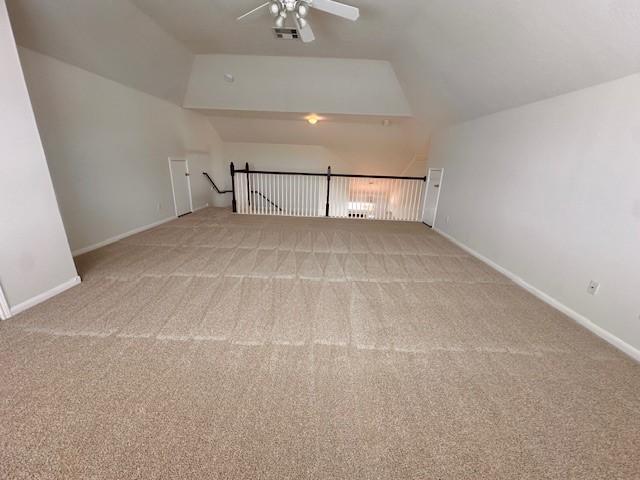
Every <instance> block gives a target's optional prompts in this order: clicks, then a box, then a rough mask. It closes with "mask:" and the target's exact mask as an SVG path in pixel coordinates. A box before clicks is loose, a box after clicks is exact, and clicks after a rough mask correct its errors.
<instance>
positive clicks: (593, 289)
mask: <svg viewBox="0 0 640 480" xmlns="http://www.w3.org/2000/svg"><path fill="white" fill-rule="evenodd" d="M598 290H600V284H599V283H598V282H594V281H593V280H591V281H590V282H589V286H588V287H587V293H588V294H589V295H595V294H596V293H598Z"/></svg>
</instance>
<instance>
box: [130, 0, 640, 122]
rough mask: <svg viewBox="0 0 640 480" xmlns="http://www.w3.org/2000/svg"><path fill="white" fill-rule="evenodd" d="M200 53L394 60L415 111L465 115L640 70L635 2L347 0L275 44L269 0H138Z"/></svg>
mask: <svg viewBox="0 0 640 480" xmlns="http://www.w3.org/2000/svg"><path fill="white" fill-rule="evenodd" d="M132 1H133V3H135V4H136V5H137V6H138V7H139V8H140V9H142V10H143V11H144V12H146V13H147V14H148V15H149V16H151V17H152V18H153V19H154V20H155V21H156V22H158V23H159V24H160V25H161V26H162V27H163V28H164V29H166V30H167V31H168V32H170V33H171V34H172V35H174V36H175V37H176V38H177V39H178V40H179V41H181V42H182V43H183V44H185V45H186V46H187V47H188V48H190V49H191V50H192V51H194V52H196V53H235V54H251V55H300V56H329V57H343V58H365V59H382V60H390V61H391V62H392V63H393V65H394V67H395V68H396V71H397V73H398V76H399V79H400V81H401V83H402V84H403V85H404V88H405V94H406V95H407V97H408V98H409V100H410V102H411V103H412V105H411V107H412V108H413V109H414V111H415V112H417V113H418V114H419V115H420V116H421V117H422V118H423V120H427V121H429V123H431V124H436V125H440V124H443V123H449V122H456V121H461V120H466V119H469V118H473V117H477V116H479V115H484V114H487V113H492V112H495V111H498V110H502V109H506V108H510V107H514V106H518V105H522V104H525V103H530V102H534V101H537V100H541V99H544V98H548V97H551V96H554V95H558V94H561V93H565V92H568V91H572V90H577V89H580V88H584V87H587V86H591V85H594V84H597V83H602V82H605V81H608V80H613V79H616V78H620V77H622V76H625V75H629V74H632V73H635V72H638V71H640V33H639V32H640V2H638V0H529V1H523V0H482V1H479V0H478V1H470V0H347V3H351V4H353V5H355V6H357V7H359V8H360V10H361V17H360V20H358V22H357V23H356V24H353V23H351V22H349V21H346V20H342V19H340V18H336V17H332V16H330V15H327V14H325V13H322V12H318V11H315V12H313V14H312V17H311V18H310V22H311V24H312V26H313V28H314V30H315V32H316V38H317V40H316V42H314V43H312V44H302V43H301V42H295V41H283V40H276V39H274V38H273V35H272V33H271V31H270V28H269V27H270V26H271V19H270V17H269V16H268V13H266V12H264V13H263V14H262V15H257V16H254V17H251V18H250V19H248V20H246V21H243V22H235V21H234V18H235V17H236V16H238V15H239V14H241V13H243V12H245V11H247V10H249V9H251V8H252V7H255V6H256V5H259V4H260V3H261V2H262V0H226V1H222V0H181V1H179V2H177V1H175V0H132Z"/></svg>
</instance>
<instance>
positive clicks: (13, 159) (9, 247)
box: [0, 0, 77, 308]
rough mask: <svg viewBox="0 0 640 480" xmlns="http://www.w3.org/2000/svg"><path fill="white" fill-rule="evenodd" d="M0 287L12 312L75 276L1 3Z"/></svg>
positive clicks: (69, 282) (73, 278)
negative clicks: (13, 309)
mask: <svg viewBox="0 0 640 480" xmlns="http://www.w3.org/2000/svg"><path fill="white" fill-rule="evenodd" d="M0 71H2V81H0V105H2V108H0V132H1V133H0V135H1V137H0V284H2V289H3V290H4V292H5V294H6V297H7V300H8V303H9V306H10V307H12V308H15V307H16V306H20V304H23V302H27V301H29V300H32V299H34V298H35V297H38V296H39V295H42V294H44V293H45V292H48V291H50V290H52V289H55V288H57V287H60V286H61V285H70V284H72V283H73V282H74V281H75V280H76V278H77V273H76V269H75V266H74V264H73V259H72V258H71V253H70V251H69V244H68V242H67V238H66V236H65V232H64V228H63V226H62V220H61V218H60V212H59V211H58V205H57V203H56V197H55V195H54V191H53V187H52V185H51V178H50V176H49V171H48V169H47V163H46V160H45V156H44V152H43V149H42V144H41V142H40V137H39V135H38V129H37V126H36V122H35V118H34V116H33V111H32V109H31V104H30V101H29V94H28V92H27V88H26V86H25V81H24V77H23V73H22V69H21V67H20V61H19V58H18V52H17V49H16V44H15V42H14V39H13V34H12V32H11V26H10V24H9V18H8V15H7V11H6V6H5V2H4V0H0Z"/></svg>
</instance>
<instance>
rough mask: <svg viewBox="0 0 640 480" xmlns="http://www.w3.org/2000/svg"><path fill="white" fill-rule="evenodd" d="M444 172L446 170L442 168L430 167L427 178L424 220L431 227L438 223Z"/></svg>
mask: <svg viewBox="0 0 640 480" xmlns="http://www.w3.org/2000/svg"><path fill="white" fill-rule="evenodd" d="M443 173H444V170H443V169H442V168H430V169H429V177H428V178H427V195H426V197H425V201H424V217H423V219H422V221H423V222H424V223H425V224H427V226H429V227H431V228H433V226H434V225H435V223H436V214H437V212H438V201H439V200H440V192H441V190H442V178H443Z"/></svg>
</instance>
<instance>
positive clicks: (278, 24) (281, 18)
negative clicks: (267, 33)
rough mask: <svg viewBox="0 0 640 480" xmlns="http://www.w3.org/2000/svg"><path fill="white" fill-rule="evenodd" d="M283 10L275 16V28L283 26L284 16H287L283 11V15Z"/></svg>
mask: <svg viewBox="0 0 640 480" xmlns="http://www.w3.org/2000/svg"><path fill="white" fill-rule="evenodd" d="M283 13H284V12H282V13H281V14H280V15H278V18H276V28H282V27H284V20H285V18H287V14H286V13H285V14H284V15H283Z"/></svg>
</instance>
